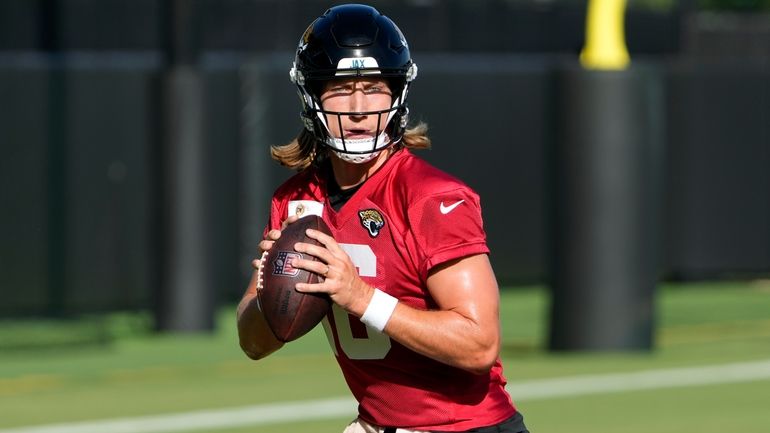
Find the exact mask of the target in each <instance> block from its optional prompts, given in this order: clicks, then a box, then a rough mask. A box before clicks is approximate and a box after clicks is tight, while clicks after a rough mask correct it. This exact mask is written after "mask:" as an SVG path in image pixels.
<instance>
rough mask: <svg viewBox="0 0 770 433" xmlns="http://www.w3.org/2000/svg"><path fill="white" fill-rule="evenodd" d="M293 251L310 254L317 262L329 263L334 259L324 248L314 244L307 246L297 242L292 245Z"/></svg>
mask: <svg viewBox="0 0 770 433" xmlns="http://www.w3.org/2000/svg"><path fill="white" fill-rule="evenodd" d="M294 250H295V251H297V252H300V253H306V254H310V255H311V256H313V257H315V258H317V259H318V260H320V261H322V262H324V263H329V262H330V261H332V260H333V259H334V254H333V253H332V252H331V251H329V250H328V249H327V248H326V247H324V246H321V245H315V244H308V243H305V242H297V243H296V244H294Z"/></svg>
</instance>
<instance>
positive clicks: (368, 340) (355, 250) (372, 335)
mask: <svg viewBox="0 0 770 433" xmlns="http://www.w3.org/2000/svg"><path fill="white" fill-rule="evenodd" d="M340 246H341V247H342V249H343V250H345V252H346V253H348V255H349V256H350V259H351V260H353V264H354V265H356V267H357V268H358V275H360V276H362V277H375V276H377V256H375V255H374V251H372V249H371V247H369V245H360V244H340ZM332 314H333V315H334V324H335V327H336V328H337V329H336V330H337V338H338V339H339V342H340V347H341V348H342V351H343V352H344V353H345V355H346V356H347V357H348V358H350V359H382V358H384V357H385V355H387V354H388V351H389V350H390V337H388V336H387V335H385V334H383V333H380V332H377V331H375V330H374V329H372V328H369V327H367V328H366V334H367V335H366V337H365V338H357V337H354V336H353V331H352V328H351V323H350V321H351V320H356V321H358V318H356V317H353V316H351V315H350V314H349V313H348V312H347V311H345V310H343V309H342V308H340V307H339V306H338V305H337V304H333V305H332ZM323 326H324V330H325V331H326V337H327V338H328V339H329V345H330V346H331V347H332V350H334V354H335V355H339V354H338V353H337V346H336V345H335V344H334V333H333V332H332V329H331V323H330V322H329V319H326V318H324V320H323Z"/></svg>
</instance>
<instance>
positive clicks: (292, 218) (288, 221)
mask: <svg viewBox="0 0 770 433" xmlns="http://www.w3.org/2000/svg"><path fill="white" fill-rule="evenodd" d="M298 219H299V216H297V215H292V216H290V217H288V218H286V219H285V220H283V223H281V230H283V229H285V228H286V226H288V225H289V224H291V223H293V222H296V221H297V220H298Z"/></svg>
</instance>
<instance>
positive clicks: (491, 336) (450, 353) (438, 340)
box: [385, 304, 500, 373]
mask: <svg viewBox="0 0 770 433" xmlns="http://www.w3.org/2000/svg"><path fill="white" fill-rule="evenodd" d="M489 327H493V329H489ZM385 333H386V334H388V335H389V336H390V337H391V338H393V339H395V340H396V341H398V342H399V343H401V344H403V345H404V346H406V347H408V348H410V349H412V350H414V351H415V352H418V353H420V354H423V355H425V356H427V357H429V358H432V359H436V360H438V361H441V362H443V363H445V364H448V365H451V366H454V367H458V368H461V369H463V370H467V371H470V372H473V373H484V372H486V371H488V370H489V369H490V368H491V367H492V365H493V364H494V362H495V360H496V359H497V356H498V353H499V348H500V339H499V335H500V332H499V328H498V327H497V326H496V324H488V325H482V324H479V323H477V322H475V321H474V320H472V319H469V318H467V317H465V316H463V315H462V314H460V313H457V312H455V311H423V310H417V309H414V308H411V307H408V306H406V305H403V304H399V305H398V306H397V307H396V310H395V311H394V312H393V315H392V316H391V318H390V320H389V321H388V324H387V325H386V327H385Z"/></svg>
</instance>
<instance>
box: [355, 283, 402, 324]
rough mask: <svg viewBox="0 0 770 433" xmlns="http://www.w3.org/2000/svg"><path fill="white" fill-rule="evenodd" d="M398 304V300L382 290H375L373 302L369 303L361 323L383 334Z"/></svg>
mask: <svg viewBox="0 0 770 433" xmlns="http://www.w3.org/2000/svg"><path fill="white" fill-rule="evenodd" d="M396 304H398V299H396V298H394V297H393V296H390V295H388V294H387V293H385V292H383V291H382V290H380V289H374V296H372V300H371V301H369V305H368V306H367V307H366V311H365V312H364V315H363V316H361V322H362V323H363V324H364V325H367V326H369V327H372V328H374V329H376V330H377V331H379V332H382V331H383V329H385V325H387V324H388V320H390V316H391V315H393V310H395V309H396Z"/></svg>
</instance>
